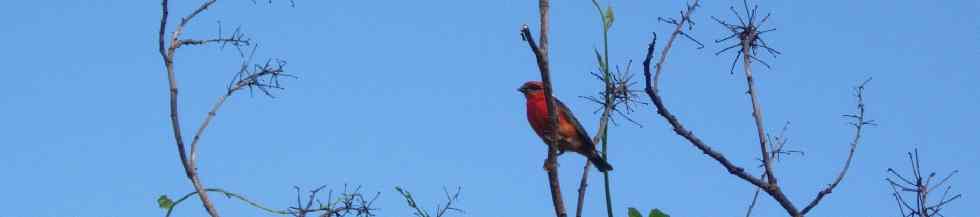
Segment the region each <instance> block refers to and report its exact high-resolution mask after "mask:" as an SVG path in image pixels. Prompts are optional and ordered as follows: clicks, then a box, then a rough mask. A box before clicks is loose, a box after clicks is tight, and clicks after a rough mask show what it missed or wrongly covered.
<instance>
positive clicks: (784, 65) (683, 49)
mask: <svg viewBox="0 0 980 217" xmlns="http://www.w3.org/2000/svg"><path fill="white" fill-rule="evenodd" d="M200 2H201V1H180V0H175V1H173V2H172V5H171V7H172V9H171V13H172V16H174V17H175V16H182V15H184V14H187V13H188V12H190V10H191V9H192V8H193V7H196V5H197V4H199V3H200ZM259 2H260V3H258V4H253V3H252V2H250V1H245V0H237V1H219V2H218V4H216V5H215V7H214V8H213V9H212V10H209V11H207V12H205V13H204V14H202V15H201V16H200V17H199V18H198V19H195V20H194V22H193V23H192V25H191V26H190V27H189V29H188V33H187V36H192V37H197V38H203V37H209V36H214V35H215V34H216V32H217V31H216V29H217V28H216V26H217V25H216V23H217V21H218V20H220V21H221V23H222V24H223V25H224V26H225V29H231V28H233V27H236V26H242V28H243V29H244V30H245V32H246V33H247V34H249V36H251V37H252V38H254V39H256V40H257V41H258V42H259V43H260V44H261V45H260V50H259V52H258V57H260V58H263V59H264V58H268V57H281V58H284V59H287V60H288V61H289V65H288V66H287V70H289V72H291V73H294V74H296V75H298V76H299V77H300V79H297V80H287V81H285V85H286V90H285V91H282V92H278V93H277V95H278V96H279V97H278V98H275V99H269V98H266V97H262V96H258V95H256V96H255V97H250V96H249V95H248V94H238V95H235V96H234V97H233V98H231V99H230V101H229V102H228V103H227V104H226V105H225V107H224V108H223V110H222V111H221V112H220V113H219V114H218V116H217V117H216V119H215V121H214V122H213V124H212V126H211V128H210V129H208V132H207V133H206V135H205V136H204V138H203V140H202V143H201V150H200V152H201V153H200V162H199V166H200V170H201V172H202V175H203V176H202V179H203V180H204V182H205V184H206V185H208V186H212V187H221V188H225V189H228V190H231V191H235V192H240V193H243V194H245V195H247V196H249V197H251V198H253V199H256V200H258V201H261V202H263V203H265V204H268V205H270V206H273V207H280V208H282V207H287V206H290V205H292V201H293V199H294V192H293V189H292V186H294V185H295V186H300V187H304V188H313V187H316V186H319V185H327V186H328V188H331V189H337V190H339V189H341V188H343V185H344V184H349V185H362V186H363V189H364V190H365V191H366V192H381V198H380V199H379V200H378V202H377V205H378V207H380V208H382V209H381V210H380V211H379V214H380V215H381V216H408V215H411V211H410V210H409V209H408V208H407V207H406V206H405V205H404V201H403V200H402V199H401V198H400V197H399V195H398V194H397V192H395V191H394V190H393V189H394V187H395V186H403V187H405V188H407V189H409V190H411V191H413V192H414V193H415V195H416V196H417V197H418V199H419V201H420V202H422V203H423V204H424V205H427V206H429V207H434V206H435V203H436V202H441V201H442V199H443V198H442V188H443V187H444V186H445V187H449V188H453V187H456V186H460V187H462V188H463V192H462V200H461V201H460V203H459V205H460V208H462V209H464V210H466V211H467V212H466V213H465V214H464V216H511V215H516V216H547V215H551V214H552V208H551V202H550V200H549V197H550V196H549V193H548V190H547V185H546V176H545V173H544V172H543V171H542V169H541V163H542V160H543V159H544V157H545V151H544V150H545V146H544V145H542V144H541V143H540V140H539V139H538V138H536V137H535V135H534V134H533V133H532V131H531V130H530V129H529V127H528V126H527V122H526V120H525V118H524V108H523V106H524V101H523V100H524V99H523V98H522V97H521V95H520V94H519V93H518V92H516V91H514V89H515V88H517V87H518V86H519V85H520V84H521V83H523V82H524V81H526V80H532V79H537V78H538V73H537V71H536V67H535V65H534V64H535V63H534V60H533V56H532V55H531V53H530V52H529V50H528V48H527V45H526V44H525V43H524V42H522V41H521V40H520V37H519V36H518V28H519V27H520V26H521V24H524V23H530V24H532V26H536V25H535V23H536V21H537V13H536V11H537V5H536V3H535V2H534V1H513V0H507V1H503V0H501V1H388V2H379V1H304V0H297V1H296V7H295V8H292V7H289V6H288V3H287V2H283V1H275V2H273V3H272V4H271V5H270V4H266V3H263V2H264V1H259ZM740 2H741V1H712V2H706V3H704V4H703V7H702V8H700V9H699V10H698V11H697V12H696V14H695V21H696V22H697V24H698V25H697V26H696V28H695V29H694V31H692V32H691V34H692V35H694V36H695V37H697V38H698V39H699V40H701V41H702V42H705V43H706V45H707V47H706V48H705V49H702V50H697V49H695V46H694V45H693V44H692V43H690V42H689V41H685V40H681V41H678V42H677V44H675V49H674V51H673V52H672V54H671V57H670V60H669V61H668V63H667V64H666V66H665V67H666V68H665V74H664V77H663V81H662V83H663V88H662V92H663V94H664V97H665V100H666V102H667V103H668V106H670V108H671V109H672V111H673V112H674V113H675V114H676V115H678V116H679V117H680V118H681V119H682V121H684V123H685V124H686V125H687V126H688V127H689V128H691V129H692V130H694V132H696V133H697V134H699V135H700V136H701V137H702V138H703V139H704V140H705V141H706V142H708V143H710V144H712V145H713V146H714V147H715V148H716V149H717V150H719V151H722V152H724V153H725V154H727V156H728V157H729V158H730V159H732V160H733V161H734V162H736V163H737V164H739V165H741V166H743V167H747V168H750V169H751V170H752V173H758V169H757V168H754V167H753V165H755V164H756V161H755V160H754V159H755V157H756V156H757V149H755V147H756V145H755V144H756V141H755V137H754V136H755V134H754V127H753V126H754V125H753V122H752V119H751V115H750V113H751V107H750V104H749V102H748V98H747V97H746V95H744V94H743V92H744V90H745V82H744V77H743V76H742V75H741V74H740V73H735V74H734V75H730V74H729V73H728V67H729V65H728V64H729V62H730V60H731V59H730V56H727V55H723V56H715V55H714V52H715V51H717V50H719V49H721V48H723V47H725V46H727V45H722V44H714V43H710V42H711V41H712V40H714V39H717V38H720V37H723V36H724V33H725V32H724V31H725V30H724V29H723V28H722V27H721V26H719V25H717V24H715V23H713V22H712V21H711V20H710V17H709V16H717V17H721V18H723V19H726V20H732V19H734V18H733V17H732V15H731V14H730V13H729V12H728V11H727V8H728V7H729V6H730V5H735V4H736V3H740ZM611 4H612V5H613V7H614V9H615V13H616V15H617V19H616V23H615V24H614V27H613V29H612V32H611V33H610V46H611V48H610V56H611V57H610V61H611V62H612V63H613V64H619V65H623V63H625V62H626V61H627V60H630V59H632V60H634V62H635V63H636V64H634V68H633V70H634V72H640V71H641V68H639V67H638V66H639V64H638V63H639V62H640V61H641V60H642V59H641V58H642V55H643V52H644V48H645V45H646V44H647V43H648V42H649V41H648V40H649V37H650V33H651V32H657V33H660V34H661V36H663V35H666V33H667V32H668V31H669V29H670V26H669V25H667V24H663V23H659V22H657V17H658V16H675V15H676V14H677V11H678V10H680V9H681V8H682V7H683V5H684V2H682V1H669V2H668V1H613V2H611ZM760 10H761V11H763V12H772V14H773V17H772V18H771V23H772V25H773V26H774V27H777V28H779V30H778V31H776V32H772V33H770V34H769V35H767V40H768V42H770V43H771V44H772V45H773V46H775V47H776V48H778V49H780V50H781V51H783V53H784V55H781V56H779V57H777V58H775V59H772V58H767V59H768V60H770V61H769V62H771V63H773V68H772V69H765V68H761V67H759V66H757V67H756V78H757V80H758V84H757V85H758V87H759V89H760V92H761V95H760V98H761V101H762V103H763V109H764V111H765V114H766V116H765V124H766V125H767V128H769V129H770V130H773V131H775V130H778V129H779V128H780V127H781V126H782V125H783V123H785V122H786V121H791V122H792V125H791V127H790V131H789V132H788V135H789V136H790V137H791V141H790V144H789V147H790V148H793V149H798V150H803V151H805V152H806V155H805V156H802V157H801V156H793V157H789V158H787V159H785V160H784V161H782V162H780V163H779V164H777V167H776V173H777V175H778V176H779V177H780V178H781V179H780V180H781V184H782V186H783V187H784V190H785V191H786V193H787V194H788V195H789V197H790V198H791V199H792V200H793V201H794V202H795V203H796V204H797V206H803V204H805V203H806V202H809V200H810V199H811V198H812V197H813V196H814V195H815V194H816V192H817V191H818V190H819V189H820V188H822V187H823V186H825V185H826V184H827V183H829V182H830V181H831V180H832V179H833V177H834V175H836V173H837V171H838V170H839V167H840V165H841V163H842V162H843V160H844V157H845V154H846V151H847V143H848V141H850V138H851V134H852V130H851V128H849V127H848V126H847V125H846V120H844V119H842V118H840V115H841V114H845V113H850V112H852V111H853V108H854V98H853V97H852V96H851V94H852V92H851V91H852V90H851V87H852V86H853V85H855V84H857V83H858V82H859V81H861V80H863V79H865V78H867V77H874V81H873V82H872V83H871V84H870V85H869V86H868V90H867V92H866V95H867V99H866V103H867V106H868V117H869V118H871V119H874V120H876V121H877V122H878V123H879V126H877V127H873V128H868V129H867V131H866V134H865V135H864V136H865V137H864V140H863V142H862V143H861V146H860V147H859V148H858V152H857V154H856V157H855V161H854V164H853V166H852V167H851V171H850V172H849V173H848V176H847V178H846V179H845V180H844V181H843V183H842V184H841V185H840V186H839V187H838V188H837V190H835V191H834V193H833V194H831V195H830V196H829V197H828V198H827V199H826V200H824V202H823V203H822V204H821V205H820V206H819V207H818V208H817V209H815V210H814V211H813V212H812V213H811V215H812V216H893V215H895V214H896V213H897V211H896V207H895V202H894V201H893V199H892V198H891V195H890V193H891V190H890V188H889V187H888V186H887V185H886V183H885V182H884V177H886V173H885V170H886V169H887V168H889V167H895V168H897V169H900V170H901V171H906V172H907V171H908V166H907V163H906V160H905V155H904V154H905V152H907V151H911V150H912V149H913V148H916V147H918V148H919V149H920V154H921V158H922V159H923V167H924V169H926V170H929V171H936V172H939V173H940V174H945V173H946V172H949V171H951V170H954V169H959V170H960V171H961V172H960V174H958V175H957V176H956V177H955V178H954V180H953V184H954V188H953V189H954V191H956V192H959V193H962V194H964V195H965V197H963V198H962V199H961V200H959V201H956V202H954V203H953V204H951V205H950V207H949V208H948V209H946V210H945V213H946V215H947V216H971V215H976V214H977V213H980V210H978V208H977V207H976V206H971V205H970V204H976V202H977V200H976V199H975V198H976V197H977V196H980V187H977V186H976V185H975V184H973V183H978V182H980V171H978V170H977V168H978V167H977V165H980V159H978V156H980V148H978V147H980V144H978V142H977V137H976V134H975V132H976V129H975V126H976V123H980V115H978V114H977V112H976V111H977V110H978V109H980V88H978V87H977V85H976V83H978V82H980V75H978V72H980V65H978V64H977V62H976V60H978V59H980V19H978V17H977V14H976V13H977V11H978V10H980V5H978V2H977V1H941V2H940V1H891V2H888V3H877V2H865V1H781V2H763V4H762V5H761V7H760ZM552 15H553V17H552V22H553V23H552V38H551V39H552V41H551V43H552V44H551V45H552V50H551V53H552V63H553V65H552V68H553V73H554V74H553V78H554V82H555V90H556V94H557V96H558V97H559V98H561V99H563V101H565V103H566V104H568V105H569V106H570V107H571V108H572V110H573V111H574V112H575V113H576V115H577V116H578V117H579V118H578V119H579V120H581V121H582V122H583V124H584V125H585V126H586V129H588V130H589V131H591V132H594V130H595V128H596V125H597V123H596V122H597V119H598V117H597V116H598V115H596V114H594V113H591V112H592V111H593V110H594V109H595V108H596V107H595V105H592V104H590V103H588V102H586V101H585V100H583V99H581V98H578V97H577V96H583V95H591V94H594V93H595V92H596V91H598V90H599V88H600V86H599V84H598V83H597V82H595V81H594V80H592V79H591V77H590V75H589V74H588V73H589V72H590V71H594V70H595V68H596V65H595V62H594V56H593V55H594V54H593V53H592V50H593V49H594V48H596V47H597V46H599V45H600V43H599V42H600V39H601V38H600V36H601V35H600V32H599V23H598V19H597V17H596V14H595V11H594V9H593V8H592V4H591V3H590V2H589V1H587V0H579V1H555V2H553V9H552ZM159 16H160V8H159V3H158V2H155V1H121V0H114V1H113V0H106V1H58V2H57V3H52V2H48V1H11V2H7V3H6V4H5V5H4V7H2V8H0V20H4V22H3V24H4V28H2V29H0V33H2V34H0V35H2V36H0V39H3V41H5V42H7V43H5V46H4V48H3V49H0V59H2V60H3V61H4V63H6V64H4V65H5V71H6V72H5V73H4V75H5V77H4V80H5V82H4V85H0V108H2V110H0V111H2V112H0V120H2V121H0V132H2V133H0V135H2V137H3V138H4V139H3V145H2V146H3V147H4V151H3V152H2V153H0V172H2V173H3V174H5V175H4V177H5V178H3V179H2V180H0V192H4V195H5V197H3V198H2V199H0V204H2V205H0V207H2V208H4V210H5V211H4V214H2V215H3V216H12V217H17V216H82V217H87V216H92V217H95V216H131V215H136V216H154V215H162V214H163V212H162V211H161V210H160V209H159V208H157V207H156V204H155V198H156V197H157V196H159V195H161V194H167V195H171V196H173V195H177V194H184V193H186V192H189V191H191V190H192V188H191V186H190V184H189V183H188V182H187V180H186V179H185V178H184V177H183V173H182V168H181V167H180V164H179V161H178V158H177V154H176V149H175V146H174V144H173V139H172V137H171V136H172V134H171V131H170V125H169V119H168V115H169V113H168V104H167V103H168V97H167V83H166V80H165V79H166V78H165V71H164V68H163V64H162V60H161V59H160V56H159V54H158V53H157V50H156V49H157V47H156V46H157V44H156V34H157V30H158V29H157V28H158V25H159V19H160V17H159ZM175 20H176V19H171V22H174V21H175ZM237 64H238V57H237V54H236V53H235V52H234V51H233V50H230V49H225V50H221V49H219V48H218V47H198V48H186V49H181V50H180V51H179V52H178V57H177V66H176V67H177V77H178V79H179V81H180V83H179V85H180V88H181V99H180V100H181V103H182V107H181V108H180V109H181V110H180V112H181V113H182V115H183V116H182V119H181V120H182V121H183V123H184V125H185V128H186V129H185V134H190V133H193V131H192V128H194V127H196V126H197V125H198V124H199V123H200V121H201V120H202V118H203V117H204V116H205V113H206V112H207V109H208V108H209V107H210V106H211V104H212V103H213V102H214V100H215V99H216V98H217V97H218V95H220V94H221V93H222V91H223V88H224V87H225V84H226V83H227V82H228V80H229V79H231V76H232V73H234V71H235V69H236V67H237ZM638 79H639V78H638ZM632 117H633V118H634V119H636V120H637V121H639V122H640V123H641V124H642V125H643V127H642V128H640V127H636V126H634V125H630V124H626V123H625V122H624V123H623V124H621V125H620V126H616V127H613V128H612V129H611V132H610V142H611V144H610V147H609V155H610V162H611V163H612V164H613V165H614V166H615V167H616V170H614V171H613V172H612V173H611V176H612V177H611V178H612V191H613V193H614V201H613V204H614V206H615V207H616V210H615V211H616V214H617V215H618V216H624V215H625V211H626V207H631V206H635V207H640V208H641V209H649V208H654V207H656V208H660V209H663V210H665V211H667V212H668V213H670V214H672V216H740V215H743V213H744V209H745V207H746V206H747V204H748V202H749V199H750V197H751V194H752V193H753V189H752V188H751V186H750V185H749V184H747V183H745V182H743V181H741V180H739V179H737V178H735V177H733V176H730V175H727V174H726V173H725V171H724V170H723V169H722V167H721V166H720V165H718V164H717V163H716V162H715V161H712V160H710V159H709V158H707V157H706V156H704V155H702V154H701V153H700V152H699V151H697V150H696V149H694V148H693V147H692V146H690V145H688V144H687V143H686V142H685V141H683V140H682V139H681V138H680V137H677V136H676V135H674V134H673V133H672V131H671V130H670V129H669V127H668V126H667V124H666V122H665V121H663V119H661V118H660V117H659V116H656V113H655V112H654V111H653V108H652V107H642V108H640V109H638V111H637V112H635V113H634V114H633V116H632ZM582 162H583V158H581V157H579V156H576V155H565V156H562V158H561V159H560V163H561V173H562V176H561V178H562V181H563V182H562V184H563V188H564V191H565V194H566V201H567V202H568V203H569V204H568V205H569V206H570V207H571V206H572V205H573V204H574V201H575V200H574V199H573V198H572V194H573V192H574V191H575V188H576V187H575V185H577V180H578V176H579V175H580V172H581V171H580V170H581V164H582ZM599 177H600V176H599V175H598V173H592V179H591V180H592V182H591V183H592V184H591V187H590V189H589V195H588V198H587V205H586V208H585V210H586V215H587V216H601V215H604V212H605V210H604V207H603V206H602V203H601V198H602V194H601V193H600V192H601V191H600V189H601V188H599V186H600V184H601V182H599V180H600V178H599ZM213 198H214V199H215V200H216V203H217V205H218V207H219V210H220V211H221V212H222V213H223V214H224V215H225V216H266V215H267V214H264V213H261V212H259V211H258V210H255V209H251V208H249V207H246V206H245V205H244V204H241V203H238V202H237V201H230V200H226V199H223V198H221V197H213ZM754 213H755V214H754V216H785V213H784V211H783V210H782V209H781V208H779V207H778V205H777V204H776V203H775V202H774V201H773V200H771V199H769V198H768V197H763V199H761V200H760V205H759V206H758V207H757V209H756V211H755V212H754ZM176 214H177V215H178V216H205V215H206V212H204V210H203V209H202V208H201V207H200V206H199V205H198V204H197V202H196V201H193V202H192V203H188V204H185V205H184V206H182V207H180V208H179V209H178V210H177V213H176Z"/></svg>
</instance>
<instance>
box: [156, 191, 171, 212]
mask: <svg viewBox="0 0 980 217" xmlns="http://www.w3.org/2000/svg"><path fill="white" fill-rule="evenodd" d="M157 205H159V206H160V209H170V208H171V207H174V201H173V200H171V199H170V198H169V197H167V195H166V194H164V195H160V197H159V198H157Z"/></svg>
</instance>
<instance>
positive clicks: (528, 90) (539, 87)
mask: <svg viewBox="0 0 980 217" xmlns="http://www.w3.org/2000/svg"><path fill="white" fill-rule="evenodd" d="M517 91H520V92H521V93H524V95H525V96H527V95H528V94H532V93H541V91H544V83H541V82H540V81H528V82H524V85H521V88H517Z"/></svg>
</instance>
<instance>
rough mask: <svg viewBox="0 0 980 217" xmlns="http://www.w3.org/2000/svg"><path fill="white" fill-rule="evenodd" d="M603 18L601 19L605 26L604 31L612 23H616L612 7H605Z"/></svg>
mask: <svg viewBox="0 0 980 217" xmlns="http://www.w3.org/2000/svg"><path fill="white" fill-rule="evenodd" d="M604 14H605V16H603V17H602V23H604V24H606V26H605V27H606V31H609V28H611V27H612V24H613V21H616V16H615V15H613V9H612V5H609V6H606V12H605V13H604Z"/></svg>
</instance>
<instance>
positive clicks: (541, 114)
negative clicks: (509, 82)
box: [517, 81, 613, 172]
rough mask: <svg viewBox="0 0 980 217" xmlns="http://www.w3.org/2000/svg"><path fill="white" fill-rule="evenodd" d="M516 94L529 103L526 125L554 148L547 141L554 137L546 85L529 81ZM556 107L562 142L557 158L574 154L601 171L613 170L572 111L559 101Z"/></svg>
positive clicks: (556, 102) (559, 138) (559, 136)
mask: <svg viewBox="0 0 980 217" xmlns="http://www.w3.org/2000/svg"><path fill="white" fill-rule="evenodd" d="M517 91H520V92H521V93H524V98H525V99H527V122H528V123H530V124H531V128H534V132H535V133H537V134H538V137H541V139H542V140H545V141H544V142H545V143H546V144H551V143H550V142H548V139H547V138H548V137H549V135H551V129H550V127H551V125H550V124H549V122H548V101H547V100H546V99H545V96H544V83H541V82H540V81H528V82H526V83H524V85H522V86H521V88H519V89H517ZM555 104H556V105H555V109H556V110H557V111H556V112H558V140H559V141H560V142H559V143H558V154H559V155H560V154H562V153H564V152H565V151H566V150H571V151H574V152H576V153H579V154H582V155H584V156H585V157H586V158H589V161H592V164H594V165H595V166H596V168H597V169H599V171H602V172H606V171H609V170H612V169H613V168H612V165H609V162H606V159H603V158H602V156H601V155H599V152H598V151H596V150H595V143H592V139H590V138H589V134H588V132H585V128H583V127H582V124H580V123H579V122H578V120H576V119H575V116H574V115H572V111H571V110H569V109H568V107H566V106H565V104H563V103H561V101H559V100H558V99H557V98H556V99H555Z"/></svg>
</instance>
